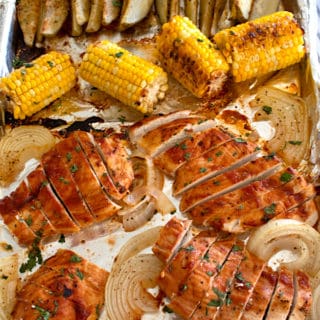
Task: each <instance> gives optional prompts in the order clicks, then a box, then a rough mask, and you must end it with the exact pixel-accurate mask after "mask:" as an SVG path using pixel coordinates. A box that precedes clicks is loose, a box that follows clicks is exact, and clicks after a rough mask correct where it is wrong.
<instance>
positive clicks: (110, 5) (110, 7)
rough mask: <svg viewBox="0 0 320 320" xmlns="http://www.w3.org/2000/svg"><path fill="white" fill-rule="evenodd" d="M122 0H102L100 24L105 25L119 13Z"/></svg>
mask: <svg viewBox="0 0 320 320" xmlns="http://www.w3.org/2000/svg"><path fill="white" fill-rule="evenodd" d="M121 7H122V1H119V0H118V1H115V0H103V9H102V25H104V26H107V25H109V24H110V23H111V22H112V21H114V20H116V19H117V18H118V16H119V14H120V11H121Z"/></svg>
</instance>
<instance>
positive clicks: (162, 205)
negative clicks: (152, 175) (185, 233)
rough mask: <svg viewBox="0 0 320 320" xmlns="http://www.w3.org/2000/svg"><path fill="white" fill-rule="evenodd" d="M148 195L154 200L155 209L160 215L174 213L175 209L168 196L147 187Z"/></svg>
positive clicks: (156, 189)
mask: <svg viewBox="0 0 320 320" xmlns="http://www.w3.org/2000/svg"><path fill="white" fill-rule="evenodd" d="M148 191H149V194H150V195H151V196H152V197H154V199H155V200H156V209H157V211H158V212H160V213H162V214H169V213H173V212H175V211H176V210H177V209H176V207H175V206H174V204H173V203H172V202H171V200H170V199H169V198H168V196H167V195H166V194H165V193H164V192H163V191H162V190H160V189H158V188H154V187H152V186H151V187H149V189H148Z"/></svg>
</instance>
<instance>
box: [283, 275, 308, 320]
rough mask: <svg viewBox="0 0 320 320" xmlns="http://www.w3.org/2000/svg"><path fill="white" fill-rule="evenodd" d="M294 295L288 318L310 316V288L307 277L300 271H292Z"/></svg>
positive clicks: (305, 317)
mask: <svg viewBox="0 0 320 320" xmlns="http://www.w3.org/2000/svg"><path fill="white" fill-rule="evenodd" d="M294 288H295V297H294V304H293V308H292V311H291V313H290V315H289V317H288V319H290V320H300V319H307V318H308V316H310V312H311V304H312V289H311V285H310V279H309V277H308V276H307V275H306V274H305V273H304V272H302V271H299V270H298V271H296V272H295V273H294Z"/></svg>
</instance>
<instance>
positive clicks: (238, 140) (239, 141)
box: [234, 137, 247, 143]
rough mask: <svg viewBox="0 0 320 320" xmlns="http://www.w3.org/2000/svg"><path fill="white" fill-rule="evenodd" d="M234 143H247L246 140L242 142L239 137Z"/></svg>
mask: <svg viewBox="0 0 320 320" xmlns="http://www.w3.org/2000/svg"><path fill="white" fill-rule="evenodd" d="M234 141H235V142H238V143H246V142H247V141H246V140H244V139H242V138H240V137H239V138H235V139H234Z"/></svg>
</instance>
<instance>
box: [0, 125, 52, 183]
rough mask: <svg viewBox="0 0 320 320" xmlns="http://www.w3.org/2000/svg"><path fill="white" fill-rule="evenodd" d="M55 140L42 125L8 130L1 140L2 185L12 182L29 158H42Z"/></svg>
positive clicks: (0, 181)
mask: <svg viewBox="0 0 320 320" xmlns="http://www.w3.org/2000/svg"><path fill="white" fill-rule="evenodd" d="M55 142H56V140H55V138H54V136H53V135H52V134H51V132H50V131H49V130H48V129H46V128H44V127H42V126H20V127H17V128H14V129H12V130H11V131H9V132H7V133H6V135H5V136H4V137H3V138H1V140H0V159H1V163H2V165H1V166H0V185H2V186H8V185H9V184H10V183H12V182H13V181H14V180H15V179H16V177H17V175H18V174H19V172H20V171H21V170H22V169H23V168H24V165H25V163H26V162H27V161H28V160H30V159H40V158H41V156H42V155H43V154H44V153H45V152H47V151H48V150H50V149H51V148H52V147H53V146H54V144H55Z"/></svg>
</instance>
